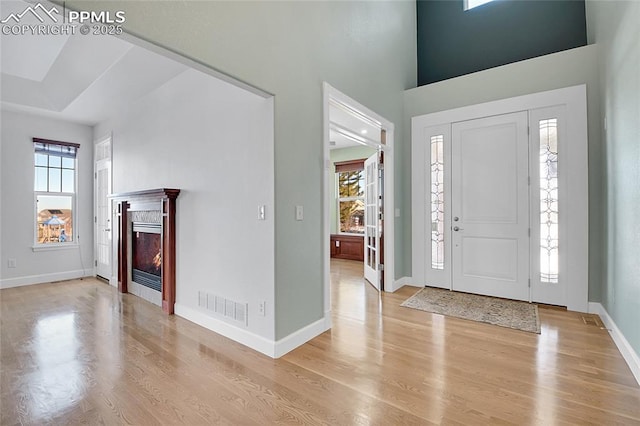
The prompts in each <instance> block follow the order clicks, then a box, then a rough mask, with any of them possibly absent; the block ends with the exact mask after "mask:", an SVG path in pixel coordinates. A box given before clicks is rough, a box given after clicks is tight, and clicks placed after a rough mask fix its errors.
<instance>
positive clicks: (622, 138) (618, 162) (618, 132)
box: [586, 0, 640, 381]
mask: <svg viewBox="0 0 640 426" xmlns="http://www.w3.org/2000/svg"><path fill="white" fill-rule="evenodd" d="M586 6H587V30H588V37H589V42H591V43H596V46H597V47H598V53H599V55H598V66H599V68H600V76H601V82H602V85H601V111H602V112H601V115H600V116H599V117H598V119H599V120H600V122H604V120H605V119H606V122H607V128H606V129H603V132H602V138H603V139H604V147H605V152H604V153H603V161H602V168H603V169H604V170H605V174H606V180H605V182H606V197H605V198H604V199H603V200H602V202H603V204H604V205H605V212H606V239H605V240H604V241H602V243H603V247H604V249H603V257H604V259H605V260H606V265H605V267H604V268H603V270H604V271H605V272H606V274H605V280H604V283H603V286H602V292H601V299H596V300H601V301H602V305H603V306H604V308H605V309H606V311H607V312H608V314H609V315H610V316H611V318H612V319H613V321H615V323H616V324H617V326H618V328H619V329H620V331H621V332H622V333H623V334H624V337H625V338H626V340H627V341H628V342H629V343H630V345H631V347H632V348H633V349H632V350H633V351H635V369H634V372H635V374H636V378H637V379H638V380H639V381H640V355H639V354H640V327H639V326H638V325H639V324H640V262H638V253H639V252H640V215H638V207H639V206H640V2H638V1H592V0H589V1H587V3H586ZM614 338H615V337H614ZM623 354H624V352H623ZM627 360H629V358H627Z"/></svg>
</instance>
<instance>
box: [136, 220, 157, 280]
mask: <svg viewBox="0 0 640 426" xmlns="http://www.w3.org/2000/svg"><path fill="white" fill-rule="evenodd" d="M131 280H132V281H133V282H135V283H137V284H139V285H142V286H145V287H147V288H150V289H152V290H155V291H162V228H161V226H160V224H159V223H135V222H134V223H133V232H132V237H131Z"/></svg>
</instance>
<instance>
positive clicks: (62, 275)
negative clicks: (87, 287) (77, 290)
mask: <svg viewBox="0 0 640 426" xmlns="http://www.w3.org/2000/svg"><path fill="white" fill-rule="evenodd" d="M92 273H93V270H92V269H78V270H75V271H65V272H54V273H51V274H40V275H28V276H26V277H16V278H5V279H2V280H0V289H3V288H12V287H22V286H25V285H33V284H42V283H50V282H54V281H64V280H74V279H76V278H83V277H91V276H93V275H92Z"/></svg>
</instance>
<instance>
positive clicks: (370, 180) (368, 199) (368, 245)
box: [364, 152, 382, 290]
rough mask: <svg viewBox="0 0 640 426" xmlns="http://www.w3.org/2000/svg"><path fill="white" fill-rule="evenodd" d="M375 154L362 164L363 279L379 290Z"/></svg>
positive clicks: (376, 160)
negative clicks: (363, 189)
mask: <svg viewBox="0 0 640 426" xmlns="http://www.w3.org/2000/svg"><path fill="white" fill-rule="evenodd" d="M378 155H379V154H378V153H377V152H376V153H375V154H373V155H372V156H371V157H369V158H367V160H366V161H365V162H364V176H365V177H364V186H365V191H364V225H365V226H364V277H365V279H366V280H367V281H369V282H370V283H371V284H373V286H374V287H375V288H376V289H378V290H380V279H381V273H380V272H381V271H380V235H381V230H382V229H381V228H382V227H381V223H382V221H381V218H380V188H379V185H380V174H379V167H378V164H379V160H378Z"/></svg>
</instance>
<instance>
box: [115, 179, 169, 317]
mask: <svg viewBox="0 0 640 426" xmlns="http://www.w3.org/2000/svg"><path fill="white" fill-rule="evenodd" d="M179 194H180V190H179V189H172V188H158V189H149V190H144V191H134V192H122V193H118V194H111V195H110V196H109V198H111V199H112V200H114V201H115V202H116V204H117V208H118V213H117V216H118V233H117V235H118V290H119V291H120V292H122V293H127V292H128V290H127V284H128V279H129V278H128V277H129V269H130V267H131V265H130V262H131V259H130V256H129V252H128V251H129V241H128V234H129V227H130V220H129V216H130V212H136V211H138V212H141V211H152V212H158V213H160V217H161V219H160V226H161V230H162V232H161V235H162V248H161V253H162V277H161V278H162V310H163V311H164V312H165V313H167V314H173V310H174V305H175V299H176V198H178V195H179Z"/></svg>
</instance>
